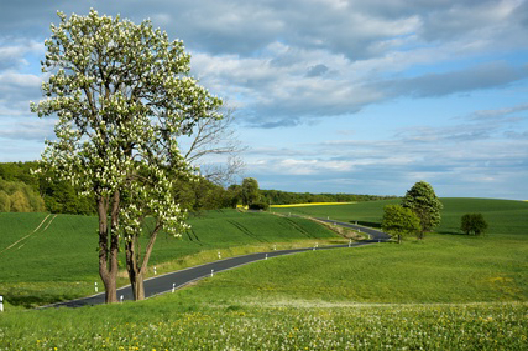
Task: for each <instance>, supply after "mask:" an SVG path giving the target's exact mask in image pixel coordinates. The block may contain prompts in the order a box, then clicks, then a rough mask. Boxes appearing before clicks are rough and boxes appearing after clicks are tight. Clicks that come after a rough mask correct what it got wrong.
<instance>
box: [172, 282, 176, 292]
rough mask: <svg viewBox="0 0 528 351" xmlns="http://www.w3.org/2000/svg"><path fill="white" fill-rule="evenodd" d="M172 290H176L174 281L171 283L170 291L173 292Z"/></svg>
mask: <svg viewBox="0 0 528 351" xmlns="http://www.w3.org/2000/svg"><path fill="white" fill-rule="evenodd" d="M174 290H176V283H172V292H174Z"/></svg>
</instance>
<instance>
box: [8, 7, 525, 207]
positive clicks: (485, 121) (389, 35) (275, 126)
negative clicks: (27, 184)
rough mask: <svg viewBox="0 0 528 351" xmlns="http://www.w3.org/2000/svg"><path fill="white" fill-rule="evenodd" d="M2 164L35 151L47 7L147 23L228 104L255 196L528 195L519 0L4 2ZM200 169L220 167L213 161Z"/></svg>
mask: <svg viewBox="0 0 528 351" xmlns="http://www.w3.org/2000/svg"><path fill="white" fill-rule="evenodd" d="M0 7H1V8H2V11H0V162H6V161H29V160H36V159H39V158H40V154H41V153H42V151H43V150H44V140H45V139H46V138H48V139H52V138H53V137H54V135H53V124H54V123H55V119H54V118H48V119H39V118H38V117H37V116H36V115H35V114H33V113H31V111H30V109H29V103H30V101H39V100H41V99H42V93H41V90H40V87H41V82H42V81H43V80H44V78H45V76H44V73H42V72H41V69H40V68H41V67H40V60H42V59H44V55H45V46H44V40H45V39H46V38H48V37H50V36H51V34H50V33H51V32H50V30H49V26H50V24H51V23H54V24H58V23H59V22H60V21H59V18H58V17H57V14H56V12H57V10H60V11H63V12H65V13H66V14H67V15H68V16H69V15H71V14H72V13H76V14H78V15H86V14H87V13H88V11H89V8H90V7H93V8H94V9H96V10H97V11H99V14H100V15H102V14H106V15H109V16H115V15H116V14H120V15H121V18H126V19H128V20H131V21H133V22H135V23H136V24H139V23H140V22H141V21H142V20H144V19H147V18H150V20H151V21H152V24H153V26H154V27H158V26H159V27H161V29H164V30H166V31H167V33H168V35H169V39H171V40H172V39H181V40H183V42H184V45H185V49H186V51H187V52H189V53H190V54H191V55H192V58H191V73H192V75H193V76H194V77H195V78H197V79H199V81H200V84H201V85H203V86H205V87H206V88H207V89H208V90H209V91H210V92H211V93H213V94H216V95H219V96H221V97H223V98H224V99H225V100H226V101H227V106H228V107H229V108H230V109H234V112H233V114H234V117H235V122H234V123H233V124H232V128H233V130H234V131H235V132H236V135H237V138H238V140H239V142H240V143H241V145H244V146H247V150H246V151H244V152H243V153H242V154H241V157H242V158H243V160H244V161H245V163H246V167H245V170H244V172H243V176H247V177H254V178H256V179H257V181H258V183H259V186H260V188H261V189H276V190H284V191H297V192H312V193H323V192H327V193H351V194H374V195H404V194H405V192H406V191H407V190H408V189H410V188H411V187H412V185H413V184H414V183H415V182H417V181H420V180H425V181H427V182H429V183H431V185H432V186H433V187H434V189H435V192H436V194H437V195H438V196H441V197H442V196H445V197H447V196H462V197H490V198H503V199H514V200H528V181H526V179H528V98H527V97H528V2H527V1H522V0H504V1H487V0H453V1H451V0H369V1H363V0H350V1H347V0H281V1H278V0H252V1H245V0H199V1H197V0H192V1H191V0H181V1H179V0H178V1H175V0H171V1H169V0H151V1H140V0H121V1H112V2H110V1H99V0H88V1H82V2H80V1H78V2H77V1H61V0H55V1H42V0H38V1H37V0H26V1H6V0H0ZM204 162H222V160H220V159H209V160H205V161H204Z"/></svg>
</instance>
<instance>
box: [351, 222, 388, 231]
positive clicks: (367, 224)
mask: <svg viewBox="0 0 528 351" xmlns="http://www.w3.org/2000/svg"><path fill="white" fill-rule="evenodd" d="M350 223H351V224H357V225H362V226H364V227H371V228H375V229H380V230H381V223H378V222H369V221H350Z"/></svg>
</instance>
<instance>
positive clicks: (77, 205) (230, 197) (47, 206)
mask: <svg viewBox="0 0 528 351" xmlns="http://www.w3.org/2000/svg"><path fill="white" fill-rule="evenodd" d="M36 167H37V162H34V161H30V162H3V163H0V212H10V211H11V212H30V211H35V212H40V211H49V212H51V213H60V214H80V215H91V214H96V206H95V199H94V197H93V196H83V195H80V193H81V191H80V189H78V188H76V187H74V186H72V184H71V183H68V182H64V181H58V180H57V177H54V176H53V174H40V173H39V175H38V176H37V175H32V174H31V170H32V169H35V168H36ZM173 180H174V181H175V183H176V186H175V187H174V193H173V195H174V198H175V199H176V201H177V202H178V203H179V204H180V205H181V206H182V207H183V208H186V209H188V210H189V211H194V212H197V211H201V210H214V209H221V208H236V205H237V204H244V205H249V204H251V203H253V202H261V203H265V204H270V203H271V204H272V205H288V204H298V203H309V202H324V201H332V202H334V201H336V202H337V201H340V202H341V201H371V200H381V199H392V198H396V196H374V195H352V194H310V193H295V192H289V191H280V190H259V189H258V184H257V181H256V180H255V179H253V178H246V179H245V180H244V181H243V182H242V185H231V186H229V187H228V188H227V189H224V188H223V187H222V186H220V185H217V184H214V183H213V182H211V181H208V180H207V179H205V178H203V177H200V178H199V180H198V181H194V182H188V181H183V180H178V179H173Z"/></svg>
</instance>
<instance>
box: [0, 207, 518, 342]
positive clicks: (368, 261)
mask: <svg viewBox="0 0 528 351" xmlns="http://www.w3.org/2000/svg"><path fill="white" fill-rule="evenodd" d="M442 200H443V202H444V205H445V206H446V209H445V211H444V212H443V213H442V217H443V218H444V221H445V223H443V224H442V226H441V227H440V229H439V232H440V233H444V234H429V235H428V236H427V237H426V239H425V240H424V241H423V242H420V241H417V240H413V239H410V240H406V241H404V244H402V245H396V244H392V243H379V244H373V245H370V246H363V247H357V248H343V249H336V250H329V251H308V252H305V253H301V254H296V255H293V256H283V257H275V258H273V259H270V260H267V261H259V262H254V263H252V264H249V265H245V266H242V267H239V268H237V269H234V270H229V271H225V272H220V273H218V274H216V275H215V276H214V277H208V278H206V279H204V280H202V281H200V282H199V283H197V284H194V285H193V286H189V287H187V288H185V289H182V290H179V291H176V292H174V293H169V294H166V295H163V296H159V297H156V298H152V299H149V300H147V301H143V302H137V303H136V302H125V303H123V304H118V305H112V306H96V307H83V308H78V309H67V308H60V309H48V310H41V311H28V310H22V309H17V308H13V309H11V310H8V311H7V312H5V313H4V314H3V315H1V316H0V350H55V349H56V350H104V349H107V350H149V351H152V350H156V351H159V350H199V349H203V350H215V349H217V350H280V349H285V350H331V349H335V350H381V349H393V350H420V349H423V350H528V340H527V335H528V273H527V272H528V223H527V221H526V211H527V209H528V207H527V205H528V204H525V203H522V202H516V201H504V202H503V201H498V200H483V199H442ZM493 201H497V202H493ZM385 203H386V202H385ZM365 204H367V207H368V208H370V210H368V209H365V207H361V206H362V205H363V203H360V204H357V205H342V206H336V207H339V208H347V207H348V208H349V209H352V208H354V207H353V206H357V207H356V210H355V211H356V212H355V215H357V213H360V212H361V213H362V216H363V217H362V218H364V219H363V220H364V221H369V222H372V223H374V224H375V223H376V222H377V221H378V219H377V218H379V217H377V216H379V212H378V211H379V209H380V208H382V207H383V203H382V202H380V203H378V204H377V206H378V207H377V208H376V206H374V204H375V203H374V202H372V203H365ZM468 204H471V205H472V208H467V207H465V206H466V205H468ZM321 207H322V206H321ZM324 207H325V208H326V209H329V210H331V211H329V212H327V213H328V215H330V216H331V218H336V219H341V220H347V221H351V220H358V219H357V218H359V217H354V215H353V216H350V217H346V216H345V215H346V212H342V213H341V214H336V211H337V209H336V210H333V209H332V206H324ZM297 209H299V208H297ZM312 209H317V206H312V207H310V210H312ZM304 210H305V209H303V211H304ZM368 211H370V213H369V212H368ZM469 212H482V213H483V215H484V217H485V218H486V219H487V220H488V222H489V223H490V230H489V232H488V233H487V234H486V235H485V236H481V237H476V236H466V235H454V233H455V232H456V233H458V231H457V230H456V228H457V226H458V224H457V223H458V221H459V220H460V215H461V214H464V213H469ZM252 215H255V216H257V217H251V218H259V219H260V218H264V219H265V220H266V223H267V221H271V220H272V218H279V217H269V216H266V217H258V216H259V215H262V214H252ZM317 215H320V216H321V214H317ZM219 216H220V215H219ZM338 216H343V217H338ZM213 217H214V215H213ZM57 218H58V217H57ZM367 218H368V220H367ZM457 218H458V219H457ZM290 219H294V218H293V217H291V218H290ZM218 220H219V219H218V218H217V219H212V218H211V221H212V222H215V221H218ZM359 220H362V219H359ZM212 222H211V223H212ZM247 225H249V224H247ZM215 227H216V226H215ZM50 228H51V226H50ZM453 228H454V229H453ZM48 230H49V229H48ZM446 234H453V235H446ZM13 280H15V278H13Z"/></svg>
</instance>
